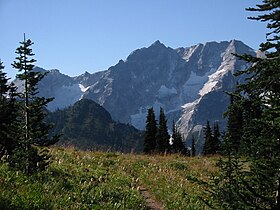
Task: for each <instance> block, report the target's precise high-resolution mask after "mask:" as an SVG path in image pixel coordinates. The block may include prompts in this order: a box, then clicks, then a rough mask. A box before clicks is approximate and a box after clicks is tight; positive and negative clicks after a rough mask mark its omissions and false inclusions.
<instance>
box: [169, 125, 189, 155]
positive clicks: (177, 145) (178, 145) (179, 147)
mask: <svg viewBox="0 0 280 210" xmlns="http://www.w3.org/2000/svg"><path fill="white" fill-rule="evenodd" d="M172 132H173V134H172V141H173V142H172V149H173V152H175V153H181V154H184V155H185V154H186V153H187V149H186V147H185V145H184V142H183V138H182V135H181V133H180V131H179V130H178V128H177V126H176V125H175V123H174V121H173V126H172Z"/></svg>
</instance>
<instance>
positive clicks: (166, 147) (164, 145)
mask: <svg viewBox="0 0 280 210" xmlns="http://www.w3.org/2000/svg"><path fill="white" fill-rule="evenodd" d="M169 138H170V136H169V134H168V130H167V120H166V118H165V114H164V111H163V108H162V107H161V108H160V114H159V125H158V133H157V138H156V143H157V145H156V150H157V151H158V152H159V153H165V152H170V144H169Z"/></svg>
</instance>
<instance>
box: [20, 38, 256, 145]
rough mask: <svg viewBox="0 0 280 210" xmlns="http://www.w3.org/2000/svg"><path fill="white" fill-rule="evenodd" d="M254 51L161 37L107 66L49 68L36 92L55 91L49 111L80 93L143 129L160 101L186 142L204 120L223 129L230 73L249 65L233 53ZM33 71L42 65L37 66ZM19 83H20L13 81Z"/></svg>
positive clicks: (80, 96) (233, 42)
mask: <svg viewBox="0 0 280 210" xmlns="http://www.w3.org/2000/svg"><path fill="white" fill-rule="evenodd" d="M256 53H259V52H257V51H254V50H253V49H251V48H250V47H249V46H247V45H245V44H244V43H242V42H241V41H237V40H231V41H222V42H219V43H218V42H208V43H205V44H197V45H195V46H191V47H186V48H184V47H182V48H178V49H172V48H170V47H166V46H165V45H164V44H162V43H161V42H160V41H156V42H155V43H153V44H152V45H151V46H149V47H147V48H146V47H145V48H142V49H137V50H135V51H134V52H132V53H131V54H130V55H129V56H128V57H127V59H126V60H125V61H123V60H120V61H119V62H118V63H117V64H116V65H114V66H112V67H110V68H109V69H108V70H105V71H100V72H97V73H93V74H90V73H88V72H85V73H84V74H82V75H80V76H76V77H70V76H67V75H64V74H62V73H60V72H59V70H49V73H48V74H47V76H46V77H45V78H44V79H43V80H42V81H41V83H40V85H39V92H40V95H42V96H44V97H55V100H54V101H53V102H51V103H50V104H49V106H48V109H49V110H50V111H55V110H57V109H64V108H67V107H69V106H71V105H73V104H74V103H75V102H77V101H79V100H80V99H91V100H93V101H95V102H96V103H98V104H99V105H101V106H103V107H104V108H105V109H106V110H108V111H109V113H110V114H111V116H112V118H113V120H115V121H118V122H121V123H126V124H131V125H133V126H134V127H136V128H138V129H140V130H144V129H145V121H146V115H147V109H148V108H150V107H153V108H154V110H155V112H156V116H158V113H159V109H160V107H163V108H164V110H165V113H166V116H167V119H168V123H169V128H171V124H172V122H173V121H175V122H176V123H177V125H178V126H179V129H180V131H181V133H183V134H184V139H185V140H186V142H187V145H190V137H191V135H192V134H194V135H195V136H196V139H197V141H198V142H197V145H201V144H202V143H203V142H202V141H203V138H202V137H203V132H202V130H203V126H204V125H205V124H206V121H207V120H209V121H210V123H214V122H215V121H217V122H218V123H219V126H220V130H224V129H225V125H226V119H225V118H224V117H223V113H224V112H225V111H226V109H227V106H228V105H229V101H230V98H229V96H228V95H227V94H226V93H225V92H226V91H232V90H233V89H234V87H235V86H236V83H238V82H239V81H238V80H239V79H240V78H239V79H238V78H236V77H235V76H233V74H234V73H235V72H236V71H238V70H243V69H245V68H247V67H248V64H247V63H245V62H244V61H241V60H239V59H238V58H237V57H236V56H235V55H233V54H240V55H242V54H251V55H256ZM36 70H37V71H43V72H44V71H46V70H44V69H42V68H38V67H36ZM15 83H16V85H17V86H18V87H19V89H21V87H22V86H21V84H20V83H19V82H18V81H15Z"/></svg>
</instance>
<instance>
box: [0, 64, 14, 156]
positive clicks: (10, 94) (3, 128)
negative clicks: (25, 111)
mask: <svg viewBox="0 0 280 210" xmlns="http://www.w3.org/2000/svg"><path fill="white" fill-rule="evenodd" d="M8 80H9V78H7V76H6V73H5V72H4V66H3V63H2V62H1V60H0V158H1V157H2V156H3V155H4V154H6V155H7V157H10V156H11V155H12V152H13V150H14V149H15V147H16V141H15V140H16V138H17V133H18V129H17V114H18V113H17V104H16V98H15V96H16V87H15V86H14V84H13V83H11V84H9V83H8Z"/></svg>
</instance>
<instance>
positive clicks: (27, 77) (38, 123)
mask: <svg viewBox="0 0 280 210" xmlns="http://www.w3.org/2000/svg"><path fill="white" fill-rule="evenodd" d="M20 44H21V45H20V47H18V48H17V49H16V54H18V57H16V61H14V63H13V64H12V66H13V67H14V68H15V69H17V70H18V72H19V73H18V74H17V78H18V79H19V80H21V81H22V82H23V85H24V91H23V93H18V98H19V106H20V111H21V113H22V114H21V115H20V116H19V117H21V119H22V122H23V123H22V126H21V128H22V129H21V130H19V133H20V134H21V136H20V137H19V139H18V141H19V145H20V146H18V147H17V149H16V152H15V154H14V157H13V161H14V162H13V163H12V165H14V166H15V167H17V168H19V169H21V170H23V171H24V172H26V173H32V172H34V171H37V170H41V169H44V168H45V167H46V166H47V165H48V160H49V155H48V154H47V151H46V150H45V152H42V154H40V151H39V150H38V148H37V147H35V146H36V145H37V146H44V145H49V144H53V143H55V142H56V141H57V140H58V137H57V136H55V137H54V138H53V139H48V132H49V130H50V128H51V126H50V125H48V124H46V123H45V122H44V118H45V111H44V109H45V108H46V105H47V104H48V103H49V102H51V101H52V100H53V99H52V98H48V99H46V98H44V97H39V96H38V95H37V94H38V87H37V86H38V83H39V81H40V80H41V79H43V77H44V76H45V74H42V73H41V72H38V71H34V63H35V62H36V60H35V59H33V56H34V54H33V53H32V49H31V46H32V45H33V42H32V41H31V40H30V39H27V40H26V39H25V35H24V41H23V42H20Z"/></svg>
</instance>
